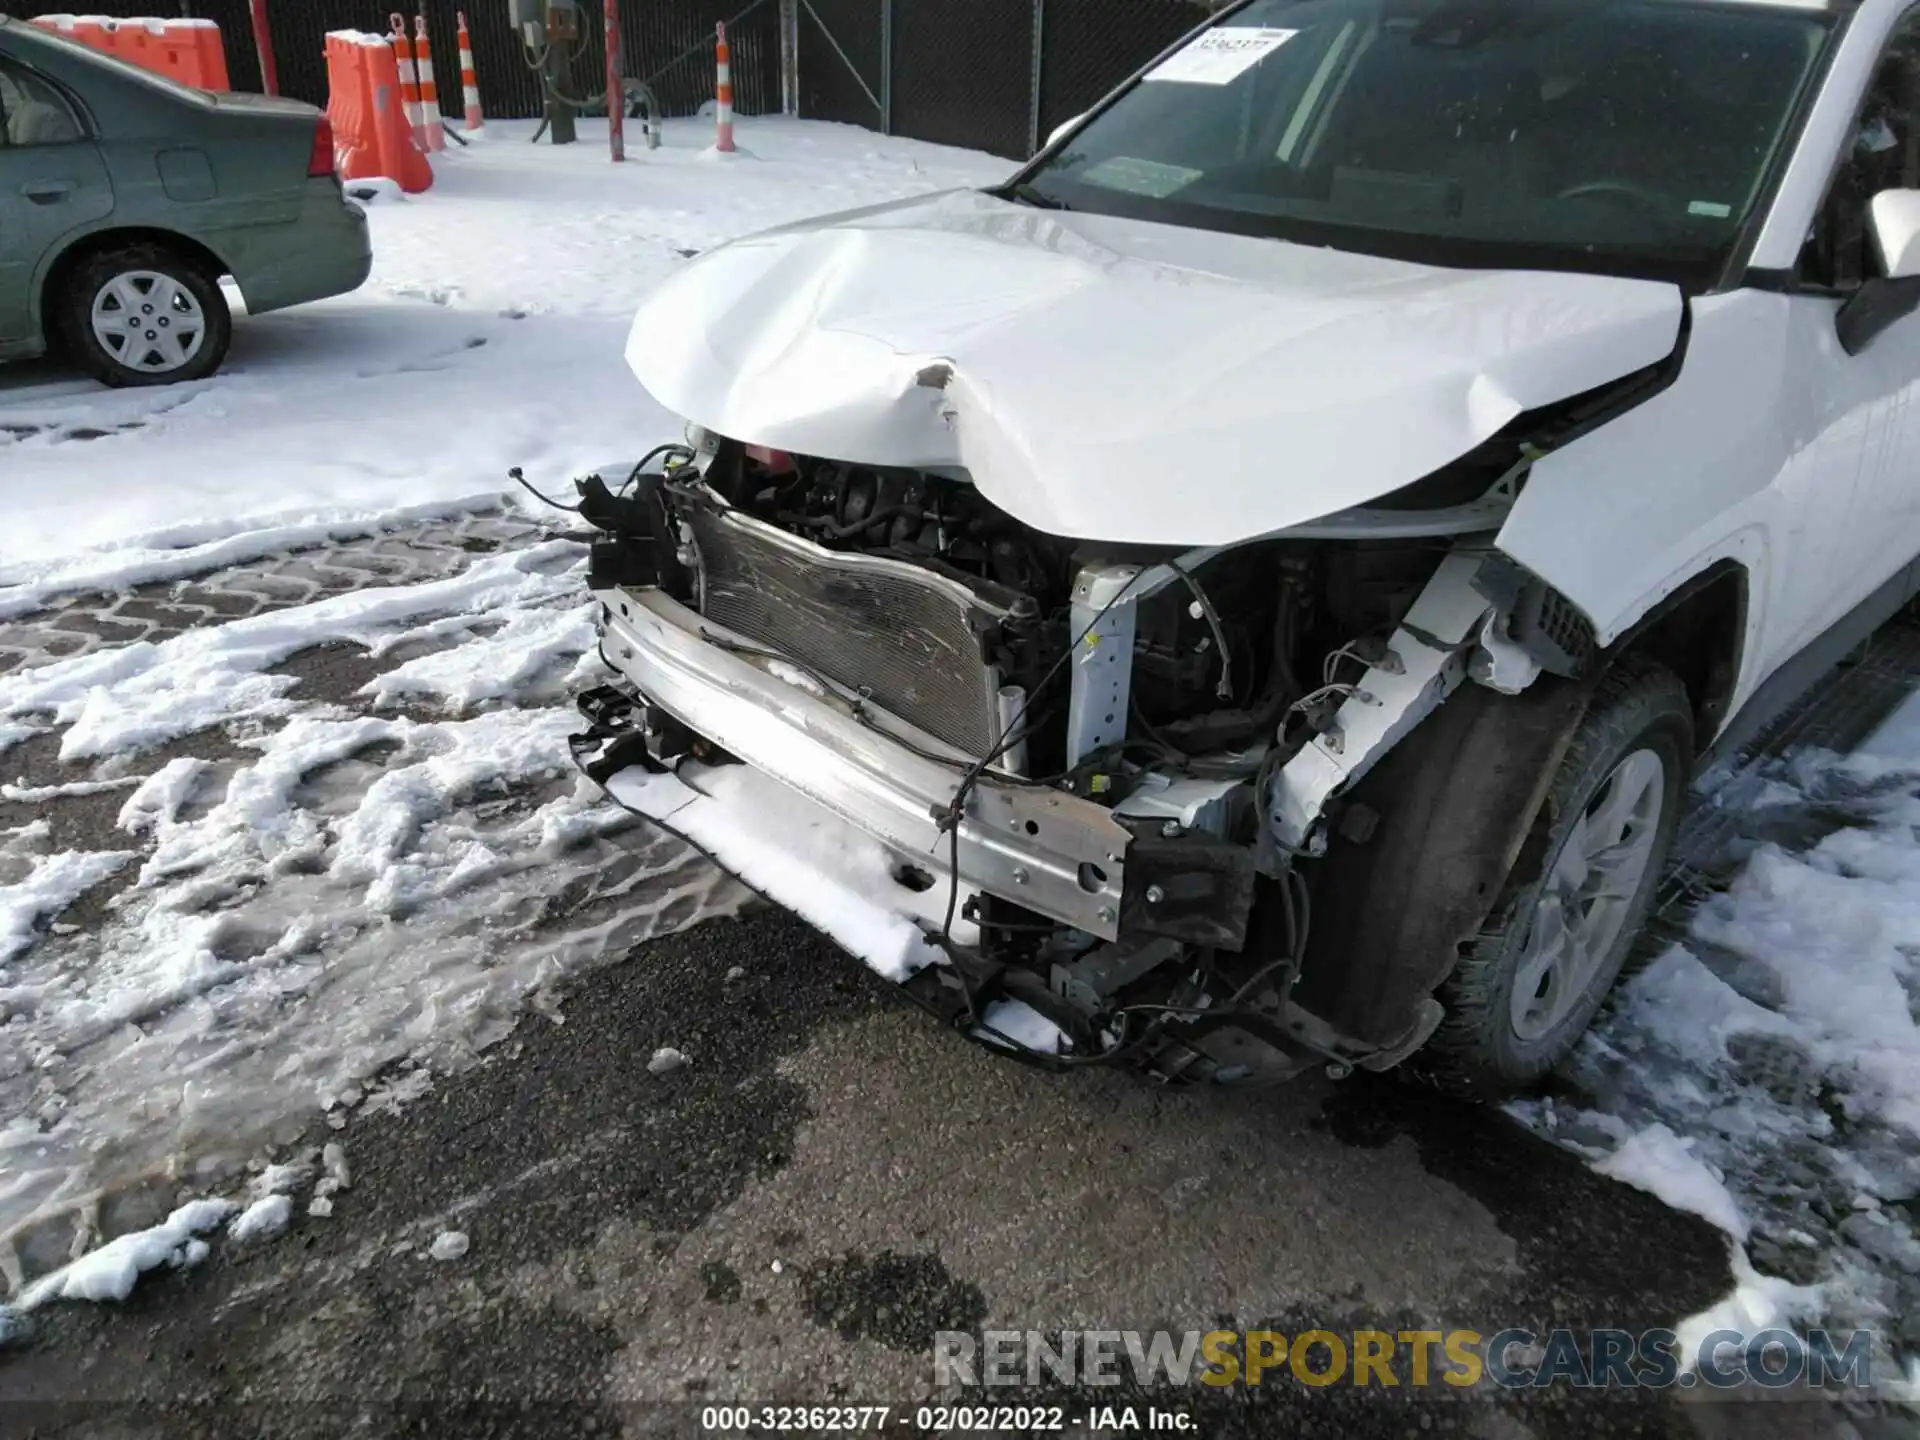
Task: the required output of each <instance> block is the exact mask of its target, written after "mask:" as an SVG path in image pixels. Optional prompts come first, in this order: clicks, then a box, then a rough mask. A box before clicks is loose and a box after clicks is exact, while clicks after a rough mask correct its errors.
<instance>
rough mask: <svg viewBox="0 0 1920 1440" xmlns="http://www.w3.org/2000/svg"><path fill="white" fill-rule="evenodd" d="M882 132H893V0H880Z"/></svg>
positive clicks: (885, 133) (884, 133)
mask: <svg viewBox="0 0 1920 1440" xmlns="http://www.w3.org/2000/svg"><path fill="white" fill-rule="evenodd" d="M880 133H881V134H882V135H891V134H892V133H893V0H880Z"/></svg>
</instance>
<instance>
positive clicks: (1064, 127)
mask: <svg viewBox="0 0 1920 1440" xmlns="http://www.w3.org/2000/svg"><path fill="white" fill-rule="evenodd" d="M1086 118H1087V112H1086V111H1084V110H1082V111H1081V112H1080V113H1079V114H1078V115H1075V116H1074V117H1073V118H1072V119H1070V120H1062V121H1061V122H1060V123H1059V124H1058V125H1056V126H1054V127H1053V133H1052V134H1051V135H1049V136H1047V143H1046V146H1045V148H1046V149H1048V150H1051V149H1052V148H1053V147H1054V146H1055V145H1056V144H1058V143H1059V140H1060V137H1061V136H1063V135H1067V134H1071V133H1072V132H1073V131H1074V130H1075V129H1077V128H1079V125H1080V122H1081V121H1082V120H1084V119H1086ZM1903 193H1905V192H1903ZM1913 193H1915V194H1916V195H1920V191H1915V192H1913Z"/></svg>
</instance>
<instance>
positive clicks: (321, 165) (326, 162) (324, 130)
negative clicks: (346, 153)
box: [307, 115, 333, 180]
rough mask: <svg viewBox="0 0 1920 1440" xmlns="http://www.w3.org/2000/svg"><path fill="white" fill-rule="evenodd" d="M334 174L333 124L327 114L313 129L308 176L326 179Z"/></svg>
mask: <svg viewBox="0 0 1920 1440" xmlns="http://www.w3.org/2000/svg"><path fill="white" fill-rule="evenodd" d="M331 174H333V124H332V122H331V121H329V120H328V119H327V117H326V116H324V115H322V116H321V117H320V123H319V124H318V125H316V126H315V127H314V130H313V150H312V152H311V153H310V154H309V155H308V157H307V178H308V179H310V180H313V179H324V178H325V177H327V176H329V175H331Z"/></svg>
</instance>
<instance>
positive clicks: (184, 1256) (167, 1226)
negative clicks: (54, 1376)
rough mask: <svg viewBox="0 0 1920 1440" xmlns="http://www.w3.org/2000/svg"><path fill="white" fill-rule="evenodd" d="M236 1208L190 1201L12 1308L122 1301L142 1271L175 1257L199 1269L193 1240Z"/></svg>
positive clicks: (53, 1277)
mask: <svg viewBox="0 0 1920 1440" xmlns="http://www.w3.org/2000/svg"><path fill="white" fill-rule="evenodd" d="M238 1208H239V1207H237V1206H236V1205H234V1204H233V1203H232V1202H231V1201H228V1200H194V1201H190V1202H189V1203H187V1204H185V1205H182V1206H181V1207H180V1208H179V1209H177V1210H175V1211H174V1212H173V1213H172V1214H170V1215H169V1216H167V1218H166V1219H165V1220H164V1221H162V1222H161V1223H160V1224H158V1225H155V1226H153V1227H151V1228H150V1229H146V1230H137V1231H133V1232H131V1233H129V1234H126V1235H122V1236H120V1237H119V1238H118V1239H115V1240H110V1241H108V1242H107V1243H106V1244H105V1245H102V1246H101V1247H100V1248H99V1249H97V1250H92V1251H89V1252H88V1253H87V1254H85V1255H82V1256H81V1257H80V1258H79V1259H77V1260H75V1261H73V1262H72V1263H71V1264H69V1265H66V1266H64V1267H63V1268H61V1269H59V1270H56V1271H54V1272H53V1273H52V1274H50V1275H46V1276H43V1277H42V1278H41V1279H39V1280H37V1281H35V1282H34V1283H33V1284H31V1285H29V1286H28V1287H27V1288H26V1289H25V1290H24V1291H22V1292H21V1294H20V1295H19V1297H18V1298H17V1299H15V1300H14V1301H13V1302H12V1306H11V1308H12V1309H14V1310H15V1311H18V1312H20V1313H23V1314H24V1313H25V1312H27V1311H29V1310H33V1309H36V1308H38V1307H39V1306H41V1305H44V1304H45V1303H46V1302H47V1301H49V1300H124V1299H126V1298H127V1296H128V1295H130V1294H132V1293H133V1285H134V1281H136V1280H138V1279H139V1278H140V1274H141V1272H142V1271H145V1270H151V1269H153V1268H154V1267H155V1266H156V1265H160V1264H163V1263H166V1262H169V1261H172V1260H174V1257H175V1256H179V1257H180V1258H179V1263H182V1264H194V1263H197V1260H198V1258H199V1257H203V1256H204V1255H205V1254H206V1251H205V1249H204V1248H202V1249H201V1250H199V1251H198V1252H197V1255H195V1256H190V1255H189V1254H188V1253H187V1252H188V1246H189V1245H190V1244H191V1243H192V1240H193V1237H194V1236H196V1235H199V1234H201V1233H203V1232H205V1231H208V1230H212V1229H214V1228H216V1227H217V1226H219V1225H221V1224H223V1223H224V1222H225V1221H226V1219H227V1217H228V1216H230V1215H232V1214H233V1212H234V1211H235V1210H236V1209H238Z"/></svg>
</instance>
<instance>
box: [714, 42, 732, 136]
mask: <svg viewBox="0 0 1920 1440" xmlns="http://www.w3.org/2000/svg"><path fill="white" fill-rule="evenodd" d="M713 31H714V35H715V37H716V40H715V44H714V49H713V58H714V65H715V70H716V79H717V81H718V89H717V91H716V93H715V95H714V103H713V126H714V136H713V148H714V149H716V150H718V151H719V152H720V153H721V154H723V155H728V154H731V153H733V65H732V58H733V57H732V56H731V55H730V54H729V52H728V50H727V27H726V25H725V24H724V23H722V24H718V25H715V26H714V27H713Z"/></svg>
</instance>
